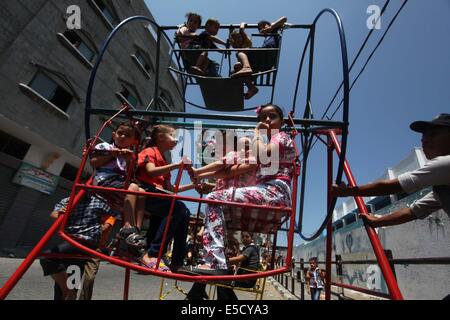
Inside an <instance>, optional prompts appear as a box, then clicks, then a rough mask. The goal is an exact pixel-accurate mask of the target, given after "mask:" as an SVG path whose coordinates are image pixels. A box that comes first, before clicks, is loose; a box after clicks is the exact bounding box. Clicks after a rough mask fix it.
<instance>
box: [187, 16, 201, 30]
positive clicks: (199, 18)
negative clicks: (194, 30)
mask: <svg viewBox="0 0 450 320" xmlns="http://www.w3.org/2000/svg"><path fill="white" fill-rule="evenodd" d="M190 17H197V18H198V20H199V21H198V22H199V23H198V26H199V27H200V26H201V25H202V16H201V15H199V14H198V13H195V12H188V13H186V23H187V22H188V21H189V18H190Z"/></svg>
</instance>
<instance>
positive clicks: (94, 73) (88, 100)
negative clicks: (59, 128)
mask: <svg viewBox="0 0 450 320" xmlns="http://www.w3.org/2000/svg"><path fill="white" fill-rule="evenodd" d="M134 20H145V21H147V22H149V23H150V24H152V25H153V26H155V27H156V28H157V29H158V30H160V31H162V32H161V33H162V34H163V36H164V37H165V38H166V40H167V42H168V43H169V45H170V46H171V47H172V49H173V48H174V45H173V42H172V41H171V40H170V38H169V37H168V36H167V34H166V33H165V31H164V30H162V28H161V27H160V26H159V24H157V23H156V22H155V21H153V20H152V19H150V18H149V17H145V16H133V17H129V18H127V19H125V20H123V21H122V22H121V23H120V24H118V25H117V26H116V27H115V28H114V29H113V31H111V33H110V34H109V36H108V38H107V39H106V40H105V42H104V43H103V45H102V48H101V49H100V52H99V54H98V57H97V60H96V61H95V64H94V67H93V68H92V71H91V76H90V78H89V84H88V88H87V92H86V103H85V114H84V121H85V135H86V140H87V139H89V138H90V133H91V130H90V121H89V120H90V112H89V111H90V108H91V102H92V91H93V87H94V84H95V79H96V77H97V71H98V68H99V66H100V64H101V62H102V59H103V56H104V55H105V53H106V50H107V49H108V47H109V45H110V43H111V41H112V39H113V38H114V36H115V35H116V34H117V32H118V31H119V30H120V29H121V28H122V27H123V26H125V25H126V24H128V23H130V22H132V21H134ZM157 50H160V48H159V47H158V49H157Z"/></svg>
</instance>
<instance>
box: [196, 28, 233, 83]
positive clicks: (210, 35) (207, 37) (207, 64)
mask: <svg viewBox="0 0 450 320" xmlns="http://www.w3.org/2000/svg"><path fill="white" fill-rule="evenodd" d="M219 29H220V23H219V21H218V20H216V19H208V21H206V24H205V31H203V32H202V33H200V35H199V36H198V41H199V44H200V47H201V48H202V49H217V46H216V43H218V44H221V45H224V46H225V45H226V42H225V41H223V40H221V39H219V38H217V37H216V35H217V33H218V32H219ZM217 66H218V64H217V62H215V61H212V60H210V59H208V51H204V52H202V54H201V55H200V56H199V57H198V59H197V63H196V65H195V66H193V67H192V72H193V73H195V74H199V75H209V76H212V77H217V76H219V74H218V72H217Z"/></svg>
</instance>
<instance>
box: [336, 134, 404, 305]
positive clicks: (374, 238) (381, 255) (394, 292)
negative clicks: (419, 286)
mask: <svg viewBox="0 0 450 320" xmlns="http://www.w3.org/2000/svg"><path fill="white" fill-rule="evenodd" d="M329 137H330V138H331V140H332V142H333V146H334V148H335V150H336V153H337V154H338V155H340V153H341V146H340V144H339V141H338V140H337V137H336V133H335V132H334V131H333V130H330V131H329ZM344 172H345V175H346V177H347V181H348V184H349V185H350V186H352V187H354V186H356V180H355V177H354V176H353V173H352V171H351V169H350V166H349V164H348V162H347V160H345V163H344ZM355 202H356V205H357V206H358V210H359V212H360V214H361V215H367V214H369V210H367V207H366V205H365V204H364V200H363V198H362V197H355ZM364 227H365V228H366V231H367V235H368V236H369V240H370V243H371V244H372V248H373V251H374V253H375V256H376V258H377V261H378V264H379V266H380V269H381V272H382V273H383V276H384V280H385V282H386V285H387V287H388V290H389V294H390V296H391V298H392V299H393V300H403V295H402V293H401V292H400V288H399V287H398V283H397V280H396V278H395V275H394V272H393V271H392V268H391V265H390V264H389V260H388V258H387V257H386V253H385V252H384V249H383V246H382V245H381V241H380V239H379V238H378V235H377V233H376V232H375V229H374V228H372V227H371V226H369V225H368V224H366V222H365V221H364Z"/></svg>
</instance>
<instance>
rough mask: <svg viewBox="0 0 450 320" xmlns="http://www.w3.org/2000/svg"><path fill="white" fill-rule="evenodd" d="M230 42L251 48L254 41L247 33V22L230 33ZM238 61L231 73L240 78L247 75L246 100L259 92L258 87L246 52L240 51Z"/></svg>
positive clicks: (234, 45) (234, 46) (233, 76)
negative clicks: (253, 79)
mask: <svg viewBox="0 0 450 320" xmlns="http://www.w3.org/2000/svg"><path fill="white" fill-rule="evenodd" d="M230 44H231V46H232V47H233V48H236V49H239V48H251V47H252V41H251V40H250V38H249V37H248V36H247V34H246V33H245V22H242V23H241V25H240V27H239V30H235V31H233V32H232V33H231V35H230ZM236 56H237V59H238V62H237V63H236V64H235V65H234V73H233V74H232V75H231V78H240V77H243V78H244V77H245V78H246V79H245V80H244V83H245V84H246V86H247V88H248V91H247V93H245V95H244V98H245V99H246V100H248V99H250V98H252V97H253V96H254V95H255V94H257V93H258V91H259V90H258V88H257V87H256V86H255V84H254V83H253V81H252V79H251V75H252V74H253V70H252V67H251V66H250V62H249V60H248V56H247V54H246V53H245V52H242V51H239V52H238V53H237V54H236Z"/></svg>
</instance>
